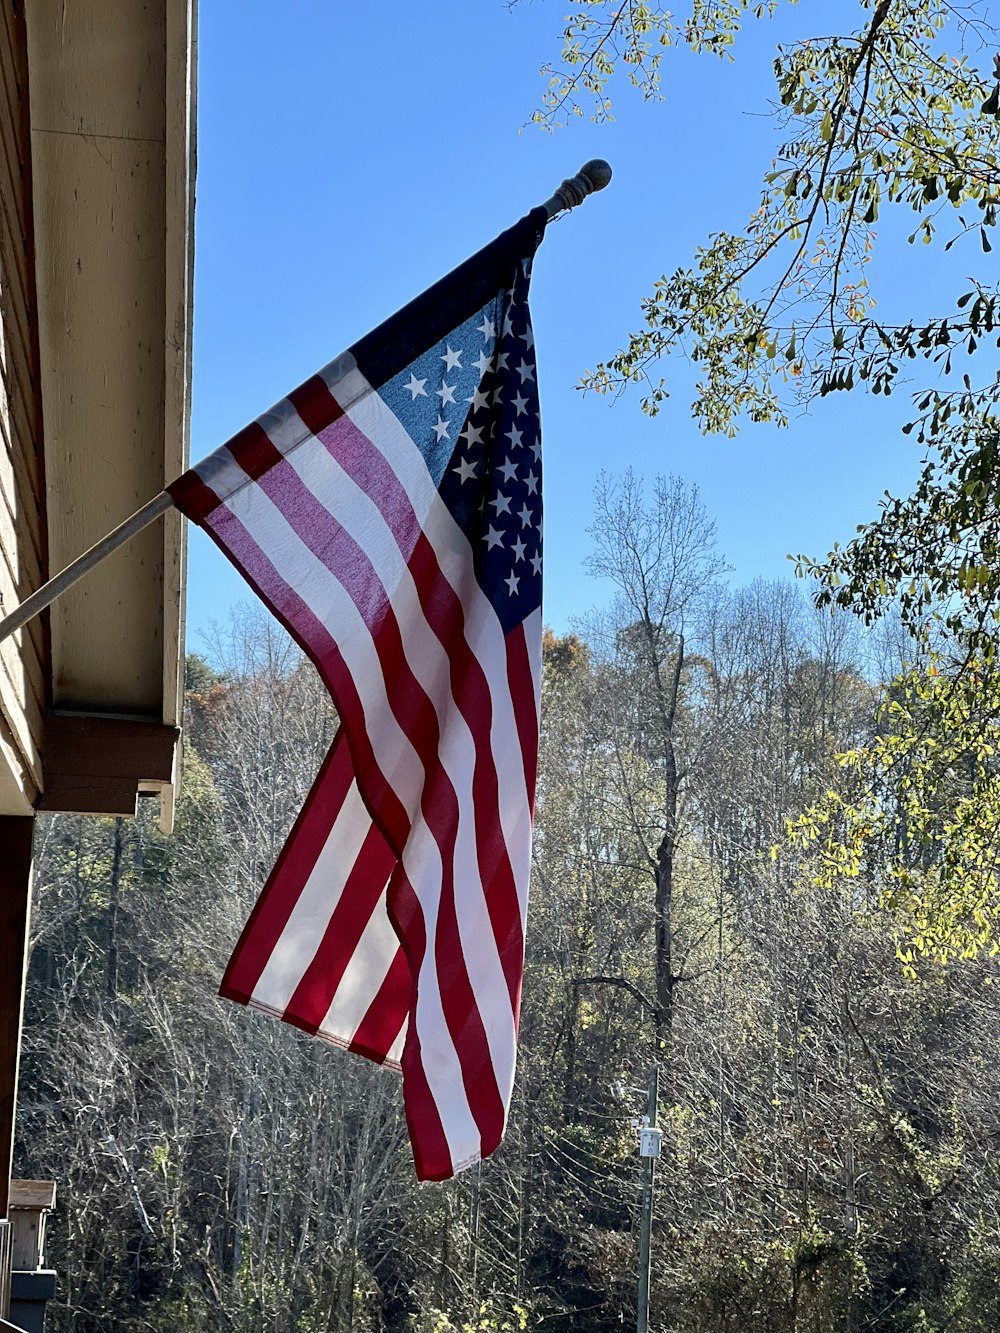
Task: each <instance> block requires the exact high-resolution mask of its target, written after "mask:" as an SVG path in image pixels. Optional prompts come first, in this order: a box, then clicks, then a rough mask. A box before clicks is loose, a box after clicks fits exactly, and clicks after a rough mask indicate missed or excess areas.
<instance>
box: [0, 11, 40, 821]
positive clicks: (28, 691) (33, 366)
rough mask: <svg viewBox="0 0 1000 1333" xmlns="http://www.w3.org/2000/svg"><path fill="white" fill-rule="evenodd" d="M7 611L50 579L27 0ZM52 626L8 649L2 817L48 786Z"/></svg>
mask: <svg viewBox="0 0 1000 1333" xmlns="http://www.w3.org/2000/svg"><path fill="white" fill-rule="evenodd" d="M0 8H2V19H0V608H2V609H3V610H4V611H8V610H10V609H12V608H13V607H15V606H17V604H18V603H19V602H20V601H21V600H22V599H23V598H24V597H25V596H27V595H28V593H30V592H32V591H33V590H34V589H35V588H37V587H38V585H39V583H41V582H43V581H44V579H45V577H46V573H45V571H46V568H47V559H46V537H45V522H44V482H43V469H42V456H41V442H42V430H41V409H40V393H39V358H38V329H37V301H36V294H35V263H34V253H33V248H32V236H33V226H32V193H31V149H30V132H29V106H28V78H27V41H26V33H25V19H24V6H23V0H0ZM47 659H48V643H47V623H46V621H45V620H44V619H40V620H38V619H36V620H35V621H33V622H32V623H31V624H30V625H28V626H26V627H25V629H23V630H21V631H19V632H18V633H17V634H15V635H13V636H12V637H11V638H9V639H7V640H5V642H4V643H3V644H2V645H0V815H5V814H6V815H22V814H27V813H29V812H30V810H31V808H32V806H33V804H34V802H35V799H36V797H37V795H38V792H39V790H40V787H41V766H40V758H39V755H40V751H41V747H42V729H43V712H44V709H45V706H46V684H45V682H46V680H47V678H48V667H47Z"/></svg>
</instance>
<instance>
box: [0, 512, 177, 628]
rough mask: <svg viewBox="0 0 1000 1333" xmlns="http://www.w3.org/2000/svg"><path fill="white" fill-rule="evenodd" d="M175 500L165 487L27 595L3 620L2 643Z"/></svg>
mask: <svg viewBox="0 0 1000 1333" xmlns="http://www.w3.org/2000/svg"><path fill="white" fill-rule="evenodd" d="M173 503H174V502H173V500H172V499H171V497H170V495H169V494H168V493H167V492H166V491H161V492H160V494H159V495H157V496H154V498H153V499H152V500H150V501H149V503H148V504H144V505H143V506H142V508H141V509H137V510H136V512H135V513H134V514H133V515H132V517H131V518H127V519H126V520H125V522H124V523H119V525H118V527H117V528H115V530H114V531H113V532H109V533H108V535H107V536H106V537H104V538H103V539H102V540H101V541H99V542H97V543H96V544H95V545H94V546H92V547H91V548H90V550H89V551H84V553H83V555H81V556H78V557H77V558H76V560H74V561H73V563H72V564H71V565H67V566H66V568H65V569H64V570H62V571H61V572H60V573H59V574H57V575H56V576H55V578H52V579H49V581H48V583H43V584H42V586H41V587H40V588H38V589H37V590H36V591H35V592H33V593H32V594H31V596H30V597H26V598H25V599H24V601H23V602H22V603H21V605H20V606H19V607H18V608H17V610H16V611H12V612H11V613H10V615H9V616H4V618H3V620H0V643H2V642H3V640H4V639H6V638H9V636H10V635H11V634H16V633H17V631H18V630H19V629H22V628H23V627H24V626H25V625H26V624H27V623H28V621H29V620H33V619H34V618H35V616H37V615H38V614H39V613H40V612H42V611H44V610H45V608H46V607H47V606H51V604H52V603H53V602H54V601H55V600H56V598H57V597H60V596H61V595H62V594H63V593H64V592H65V591H66V589H67V588H72V586H73V584H74V583H79V581H80V579H82V578H83V576H84V574H89V573H90V571H91V570H92V569H93V568H94V566H95V565H99V564H100V563H101V561H102V560H106V559H107V557H108V556H109V555H111V553H112V551H117V550H118V548H119V546H124V545H125V543H126V542H127V541H131V540H132V538H133V537H134V536H135V535H136V533H138V532H141V531H142V530H143V528H147V527H149V525H150V523H153V522H155V521H156V519H158V518H159V517H160V515H161V514H165V513H166V512H167V510H168V509H169V508H170V507H171V506H172V505H173Z"/></svg>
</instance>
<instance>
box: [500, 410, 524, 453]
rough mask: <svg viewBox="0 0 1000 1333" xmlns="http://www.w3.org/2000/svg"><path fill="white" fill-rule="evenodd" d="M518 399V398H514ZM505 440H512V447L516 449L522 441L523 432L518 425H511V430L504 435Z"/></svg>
mask: <svg viewBox="0 0 1000 1333" xmlns="http://www.w3.org/2000/svg"><path fill="white" fill-rule="evenodd" d="M514 401H515V402H516V401H517V400H516V399H515V400H514ZM504 439H505V440H510V447H511V448H512V449H516V448H517V447H518V446H519V445H520V443H521V432H520V431H519V430H518V428H517V427H516V426H513V425H512V426H511V428H510V430H509V431H507V432H506V434H505V435H504Z"/></svg>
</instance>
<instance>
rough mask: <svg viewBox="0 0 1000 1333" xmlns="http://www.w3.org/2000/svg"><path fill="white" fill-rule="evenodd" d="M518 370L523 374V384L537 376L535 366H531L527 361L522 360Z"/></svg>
mask: <svg viewBox="0 0 1000 1333" xmlns="http://www.w3.org/2000/svg"><path fill="white" fill-rule="evenodd" d="M517 371H518V374H519V375H520V376H521V383H522V384H523V383H524V381H525V380H533V379H534V378H535V367H534V366H529V365H528V363H527V361H522V362H521V364H520V365H519V366H518V368H517Z"/></svg>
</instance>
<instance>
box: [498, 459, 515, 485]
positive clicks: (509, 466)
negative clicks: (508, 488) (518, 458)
mask: <svg viewBox="0 0 1000 1333" xmlns="http://www.w3.org/2000/svg"><path fill="white" fill-rule="evenodd" d="M497 471H498V472H502V473H503V479H504V482H505V483H506V482H509V481H510V480H511V479H512V478H513V476H514V474H515V472H516V471H517V464H516V463H512V462H511V461H510V459H509V458H508V459H506V460H505V461H504V462H503V463H501V465H500V466H499V467H498V468H497Z"/></svg>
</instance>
